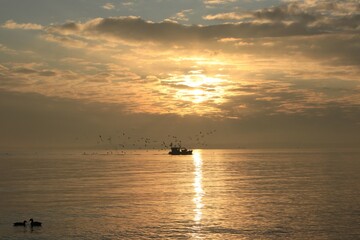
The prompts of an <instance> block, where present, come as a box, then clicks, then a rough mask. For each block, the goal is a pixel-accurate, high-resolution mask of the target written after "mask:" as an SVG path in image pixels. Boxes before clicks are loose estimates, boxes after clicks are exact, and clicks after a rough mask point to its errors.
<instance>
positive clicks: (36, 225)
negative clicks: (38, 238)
mask: <svg viewBox="0 0 360 240" xmlns="http://www.w3.org/2000/svg"><path fill="white" fill-rule="evenodd" d="M29 221H30V226H31V227H41V222H35V221H34V220H33V219H32V218H31V219H30V220H29Z"/></svg>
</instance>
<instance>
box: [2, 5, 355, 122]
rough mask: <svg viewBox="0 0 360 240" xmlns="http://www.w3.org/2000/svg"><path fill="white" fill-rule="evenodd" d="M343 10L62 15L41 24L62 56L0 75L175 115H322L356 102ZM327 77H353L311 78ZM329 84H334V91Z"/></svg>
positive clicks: (16, 83) (351, 22)
mask: <svg viewBox="0 0 360 240" xmlns="http://www.w3.org/2000/svg"><path fill="white" fill-rule="evenodd" d="M324 9H332V10H334V11H329V10H327V11H325V10H324ZM345 9H347V10H349V9H352V8H351V7H350V6H349V5H346V6H345V5H341V6H340V5H336V6H335V5H329V6H327V7H325V6H318V5H313V4H311V5H310V3H309V2H307V3H306V4H305V3H304V4H300V3H296V4H295V3H294V2H289V3H286V4H284V5H281V6H279V7H272V8H266V9H260V10H256V11H251V12H239V13H236V12H231V13H229V14H227V15H226V14H224V15H221V14H218V15H213V20H221V18H223V19H225V18H227V19H226V21H227V22H226V23H220V24H213V25H211V24H209V25H185V24H180V23H177V22H174V21H173V22H170V21H167V20H164V21H159V22H152V21H147V20H145V19H142V18H140V17H136V16H124V17H109V18H95V19H89V20H87V21H84V22H74V21H73V22H71V21H69V22H66V23H63V24H57V25H50V26H47V27H45V28H43V29H42V31H41V34H42V39H43V40H45V41H49V42H52V43H55V44H54V45H56V44H59V45H61V46H63V47H65V48H71V49H70V50H69V54H68V55H67V56H66V58H63V59H60V60H59V59H54V60H53V61H54V62H56V64H57V65H56V67H49V66H47V65H44V66H40V67H39V66H38V67H30V66H11V64H9V65H4V67H6V68H8V69H9V70H7V74H6V75H7V76H6V78H5V77H4V75H3V78H2V80H0V81H2V83H4V84H3V85H2V87H3V88H6V89H8V90H16V91H24V92H26V91H33V92H37V93H40V94H43V95H46V96H57V97H63V98H71V99H78V100H83V101H89V102H103V103H111V104H121V106H123V108H124V111H128V112H133V113H134V112H136V113H139V112H147V113H154V114H155V113H156V114H164V113H178V112H179V111H178V109H179V108H182V111H181V113H182V114H194V113H196V114H199V115H203V116H204V115H209V116H210V115H211V116H217V117H225V118H234V119H236V118H242V117H248V116H251V115H256V114H260V113H262V114H268V115H273V114H300V115H306V114H307V113H314V112H317V114H322V113H323V112H324V111H325V110H327V109H329V108H330V107H331V105H332V104H334V105H336V106H338V107H339V108H343V109H349V108H352V107H354V106H356V104H358V102H359V98H358V93H357V92H356V91H358V89H359V88H358V85H357V84H356V83H357V82H359V77H358V76H359V74H360V69H359V67H358V66H359V65H360V58H359V56H358V54H354V53H357V52H359V51H360V46H359V44H358V42H359V41H360V39H359V38H360V37H359V34H358V32H359V29H358V28H357V27H356V24H357V21H358V20H357V17H356V16H357V15H356V11H355V12H348V13H347V14H344V12H345ZM324 11H325V12H326V14H325V12H324ZM191 13H192V11H191V10H186V11H183V12H180V13H178V14H176V15H175V16H174V18H173V20H179V21H181V19H182V20H186V19H185V18H186V17H187V16H188V15H187V14H191ZM209 19H210V18H209ZM229 20H234V22H228V21H229ZM73 50H76V51H73ZM64 66H65V67H64ZM61 68H65V69H67V70H64V69H61ZM216 79H220V80H219V81H215V80H216ZM329 80H334V81H339V82H341V83H342V84H343V85H346V83H347V82H351V83H352V85H351V87H349V86H348V85H346V87H343V86H342V85H341V84H340V85H339V86H336V87H335V86H334V87H333V88H331V89H322V88H320V87H319V86H318V85H321V84H322V85H326V84H327V83H328V81H329ZM306 81H308V82H310V83H314V85H311V84H310V85H306V86H304V84H303V82H306ZM319 82H321V84H319ZM12 84H13V85H12ZM334 89H342V90H341V91H340V93H339V94H337V95H336V96H335V97H334ZM351 89H356V90H355V91H354V90H351ZM195 105H196V107H194V106H195Z"/></svg>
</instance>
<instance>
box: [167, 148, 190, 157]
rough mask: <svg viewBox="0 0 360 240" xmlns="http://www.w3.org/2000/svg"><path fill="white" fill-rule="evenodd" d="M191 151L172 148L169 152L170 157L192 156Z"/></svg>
mask: <svg viewBox="0 0 360 240" xmlns="http://www.w3.org/2000/svg"><path fill="white" fill-rule="evenodd" d="M192 152H193V150H187V149H186V148H179V147H172V148H171V151H170V152H169V154H170V155H192Z"/></svg>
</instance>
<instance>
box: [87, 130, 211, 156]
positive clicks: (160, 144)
mask: <svg viewBox="0 0 360 240" xmlns="http://www.w3.org/2000/svg"><path fill="white" fill-rule="evenodd" d="M215 132H216V130H215V129H214V130H210V131H200V132H198V133H196V134H194V135H193V136H189V137H186V138H180V137H177V136H174V135H170V134H169V135H167V137H166V138H165V139H163V140H157V139H154V138H150V137H136V136H134V135H131V134H128V133H126V132H119V133H118V134H116V135H115V136H104V135H102V134H99V135H98V137H97V140H96V142H97V145H98V146H99V147H101V148H104V149H106V150H108V152H107V154H113V151H114V152H115V154H125V153H126V150H127V149H146V150H149V149H158V150H164V149H169V148H171V147H182V146H183V143H184V142H186V144H187V145H188V146H189V145H190V146H193V147H196V148H203V147H207V146H208V144H207V143H205V140H206V138H207V137H209V136H210V135H212V134H214V133H215ZM183 140H185V141H183ZM84 154H86V153H84Z"/></svg>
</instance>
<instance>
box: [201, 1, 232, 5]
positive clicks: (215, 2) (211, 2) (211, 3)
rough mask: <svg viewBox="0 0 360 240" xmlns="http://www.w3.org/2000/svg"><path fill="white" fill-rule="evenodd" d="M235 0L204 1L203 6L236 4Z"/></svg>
mask: <svg viewBox="0 0 360 240" xmlns="http://www.w3.org/2000/svg"><path fill="white" fill-rule="evenodd" d="M236 1H237V0H204V4H206V5H218V4H226V3H232V2H236Z"/></svg>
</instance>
